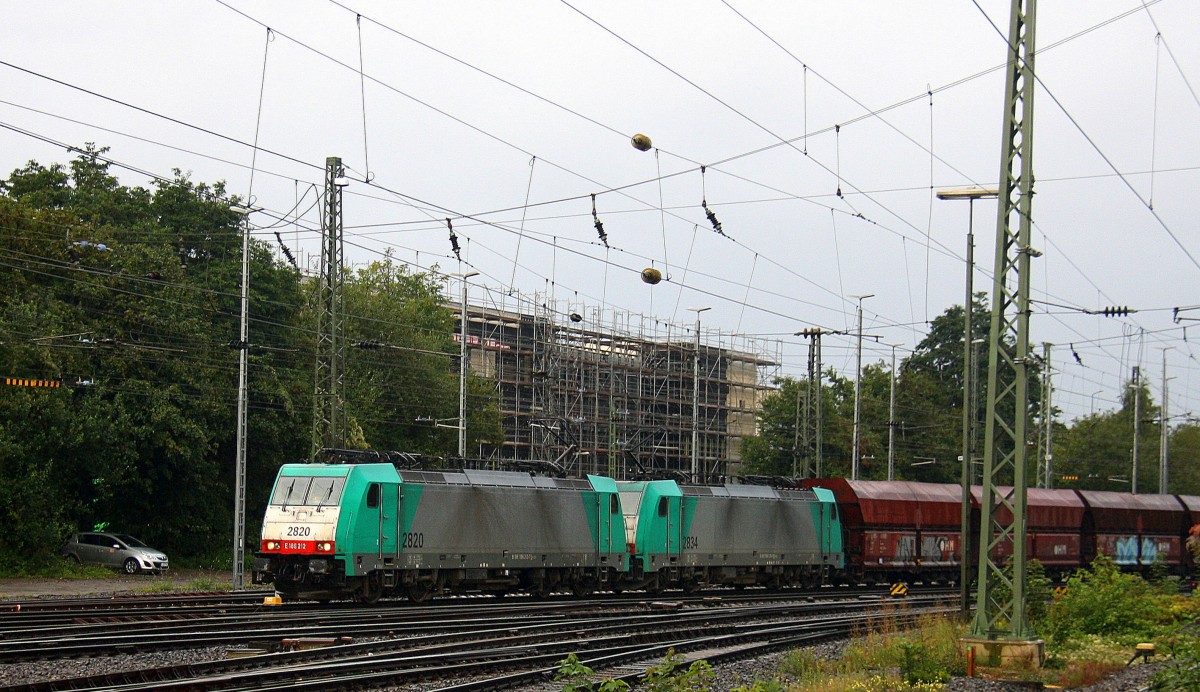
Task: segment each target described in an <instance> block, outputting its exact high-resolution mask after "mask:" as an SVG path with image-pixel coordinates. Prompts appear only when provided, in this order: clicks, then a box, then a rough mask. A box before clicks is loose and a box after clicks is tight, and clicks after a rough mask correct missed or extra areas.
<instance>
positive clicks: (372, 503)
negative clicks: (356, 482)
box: [367, 483, 379, 509]
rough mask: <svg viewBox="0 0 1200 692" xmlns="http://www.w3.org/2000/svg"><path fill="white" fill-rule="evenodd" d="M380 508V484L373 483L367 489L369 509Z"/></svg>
mask: <svg viewBox="0 0 1200 692" xmlns="http://www.w3.org/2000/svg"><path fill="white" fill-rule="evenodd" d="M378 506H379V484H378V483H372V484H371V485H370V487H368V488H367V507H368V508H372V509H373V508H375V507H378Z"/></svg>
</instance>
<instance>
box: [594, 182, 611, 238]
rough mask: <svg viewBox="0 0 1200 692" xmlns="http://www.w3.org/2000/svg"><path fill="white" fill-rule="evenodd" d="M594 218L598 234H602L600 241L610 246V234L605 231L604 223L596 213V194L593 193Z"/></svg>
mask: <svg viewBox="0 0 1200 692" xmlns="http://www.w3.org/2000/svg"><path fill="white" fill-rule="evenodd" d="M592 220H593V221H595V222H596V235H598V236H600V242H602V243H604V247H608V234H607V233H605V232H604V224H603V223H602V222H601V221H600V217H599V216H597V215H596V195H595V194H593V195H592Z"/></svg>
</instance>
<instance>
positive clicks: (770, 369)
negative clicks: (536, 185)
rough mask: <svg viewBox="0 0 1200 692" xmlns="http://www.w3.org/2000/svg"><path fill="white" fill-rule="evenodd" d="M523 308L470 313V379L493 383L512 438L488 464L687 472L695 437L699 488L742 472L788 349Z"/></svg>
mask: <svg viewBox="0 0 1200 692" xmlns="http://www.w3.org/2000/svg"><path fill="white" fill-rule="evenodd" d="M513 300H514V299H513V298H510V297H507V296H506V297H505V298H504V301H505V303H508V302H509V301H513ZM515 302H516V305H515V306H511V307H510V306H508V305H506V304H502V305H498V306H480V305H478V304H475V305H468V306H467V330H466V333H467V346H468V348H469V355H468V359H469V366H470V370H471V372H472V373H473V374H474V375H476V376H478V377H484V378H488V379H490V380H493V381H494V382H495V386H496V389H497V391H498V393H499V397H500V411H501V415H502V416H503V425H504V432H505V439H504V440H503V441H502V442H493V443H492V444H490V445H484V446H483V447H482V449H481V450H480V452H481V453H482V454H481V456H491V457H493V458H499V459H517V460H557V461H558V462H559V463H560V464H562V465H563V466H565V467H567V469H568V470H569V471H571V472H572V473H579V474H582V473H600V474H604V475H609V476H612V477H616V478H628V477H632V476H635V475H641V474H644V473H655V474H670V473H676V474H686V473H689V472H690V471H691V469H692V463H693V449H692V440H693V435H695V439H696V440H697V445H696V449H695V461H696V466H697V469H698V471H699V473H698V475H699V476H700V478H699V480H709V481H716V480H719V479H721V478H730V477H734V476H737V475H739V474H740V466H741V465H740V459H741V454H740V446H741V440H742V438H743V437H745V436H748V435H753V434H755V433H756V432H757V431H756V421H757V412H758V410H759V407H760V402H761V401H762V398H763V396H764V395H765V394H767V393H768V392H769V391H772V390H773V389H774V388H773V387H772V386H771V385H770V384H769V382H771V381H772V379H773V378H774V376H775V375H777V374H778V368H779V362H780V353H779V352H778V351H779V349H780V345H779V344H778V342H775V348H776V353H775V354H774V356H769V355H765V354H767V350H766V347H767V346H768V345H769V344H770V343H771V342H768V341H765V340H761V339H754V338H749V337H744V336H735V335H730V334H723V333H721V332H720V331H719V330H715V329H713V330H702V333H701V334H700V335H699V339H697V334H696V331H695V328H694V327H690V326H686V327H685V326H680V325H679V324H672V323H668V322H664V321H661V320H656V319H652V318H646V317H643V316H635V315H632V314H629V313H624V312H619V311H613V310H604V309H602V308H597V307H590V308H585V307H583V306H579V305H571V304H565V303H564V304H559V303H556V302H555V301H553V300H551V299H549V298H547V297H545V296H541V295H535V296H534V297H533V299H532V300H529V299H527V298H516V299H515ZM456 321H459V320H456ZM459 332H460V333H461V328H460V327H459ZM455 337H456V339H457V338H459V335H458V334H457V333H456V335H455ZM697 343H699V348H698V349H697ZM697 353H698V355H699V364H698V367H697V361H696V357H697ZM697 371H698V372H697ZM694 411H695V412H697V413H698V415H694V413H693V412H694Z"/></svg>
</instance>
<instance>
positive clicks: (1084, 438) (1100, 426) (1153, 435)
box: [1054, 384, 1160, 492]
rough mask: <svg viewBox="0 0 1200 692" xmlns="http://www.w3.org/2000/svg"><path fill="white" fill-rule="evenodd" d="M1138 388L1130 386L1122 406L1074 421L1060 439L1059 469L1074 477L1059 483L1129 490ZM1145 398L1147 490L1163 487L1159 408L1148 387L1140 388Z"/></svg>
mask: <svg viewBox="0 0 1200 692" xmlns="http://www.w3.org/2000/svg"><path fill="white" fill-rule="evenodd" d="M1134 396H1135V391H1134V388H1126V389H1125V391H1124V393H1123V396H1122V397H1121V402H1122V403H1121V408H1119V409H1117V410H1115V411H1099V412H1094V413H1091V414H1089V415H1087V416H1084V417H1083V418H1080V419H1079V420H1077V421H1075V422H1074V424H1073V425H1072V426H1070V427H1069V428H1067V429H1065V430H1063V431H1062V433H1061V434H1059V435H1057V436H1056V438H1055V445H1054V466H1055V471H1056V473H1058V474H1059V476H1060V478H1061V476H1067V477H1068V478H1069V480H1067V481H1063V480H1057V481H1056V485H1061V486H1063V487H1075V488H1084V489H1088V490H1117V491H1123V492H1128V491H1129V490H1130V482H1131V475H1132V471H1131V467H1132V452H1133V428H1134V426H1133V416H1134V410H1135V399H1134ZM1136 396H1140V397H1141V399H1142V401H1141V419H1142V425H1141V426H1140V427H1141V434H1140V436H1139V438H1138V447H1139V459H1140V463H1139V471H1138V486H1139V487H1138V491H1139V492H1148V491H1150V490H1151V489H1154V488H1156V487H1157V485H1158V453H1159V449H1160V447H1159V427H1158V425H1157V424H1156V423H1154V422H1153V421H1155V420H1156V419H1157V418H1158V417H1159V415H1160V414H1159V407H1158V406H1157V405H1155V404H1154V403H1153V402H1152V401H1151V400H1150V392H1149V389H1148V388H1147V387H1146V385H1144V384H1143V385H1142V386H1141V387H1139V388H1137V391H1136Z"/></svg>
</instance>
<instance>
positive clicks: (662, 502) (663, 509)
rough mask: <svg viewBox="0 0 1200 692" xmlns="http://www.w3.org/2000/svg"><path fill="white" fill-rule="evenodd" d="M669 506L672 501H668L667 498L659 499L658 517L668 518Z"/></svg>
mask: <svg viewBox="0 0 1200 692" xmlns="http://www.w3.org/2000/svg"><path fill="white" fill-rule="evenodd" d="M669 504H670V500H668V499H667V498H665V497H660V498H658V516H660V517H665V516H667V506H668V505H669Z"/></svg>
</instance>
